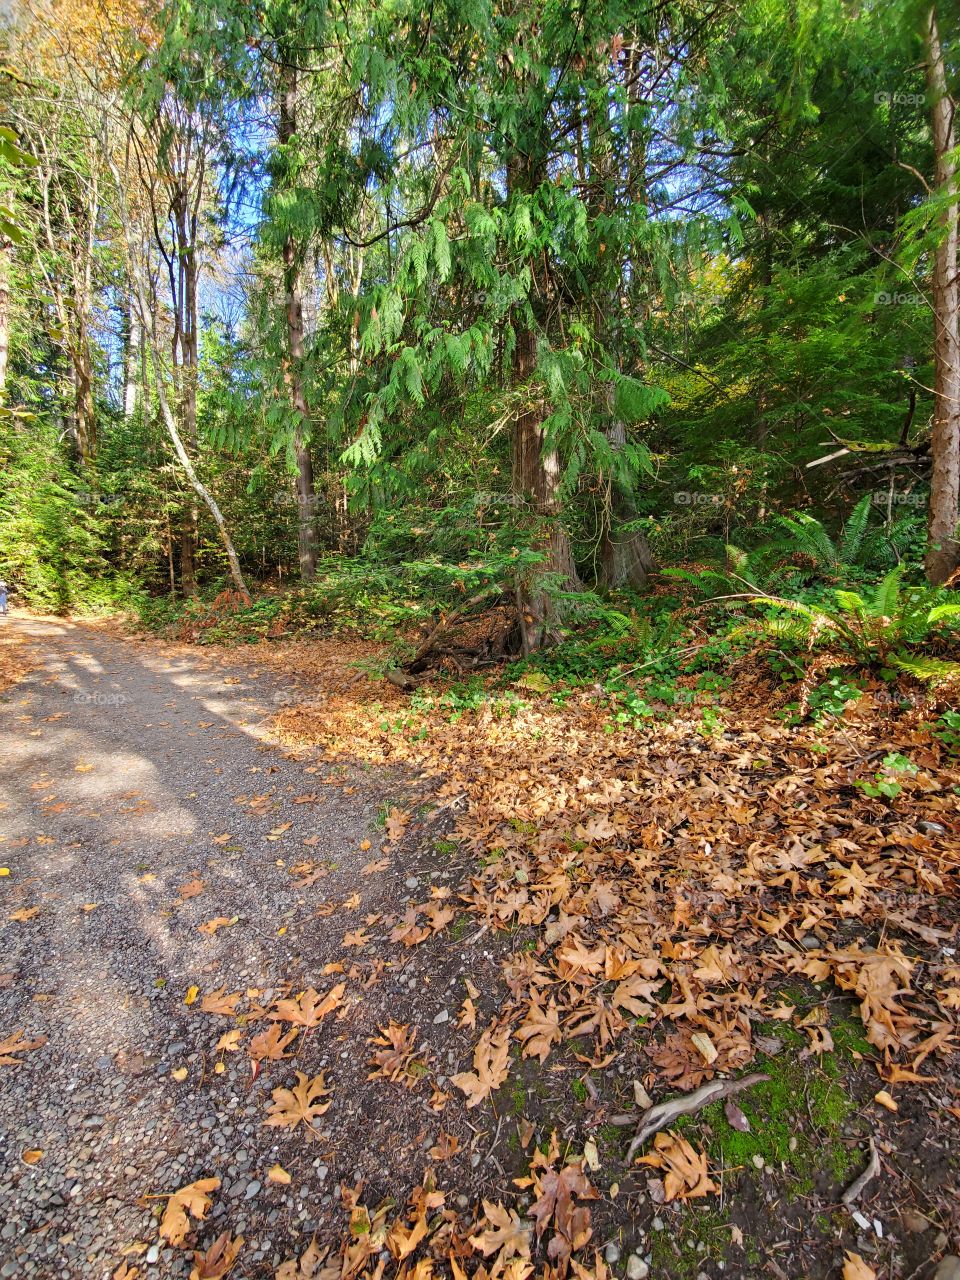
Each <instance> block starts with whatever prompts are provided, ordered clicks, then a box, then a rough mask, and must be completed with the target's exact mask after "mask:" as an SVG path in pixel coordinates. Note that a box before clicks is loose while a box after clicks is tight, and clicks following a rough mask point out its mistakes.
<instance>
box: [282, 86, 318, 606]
mask: <svg viewBox="0 0 960 1280" xmlns="http://www.w3.org/2000/svg"><path fill="white" fill-rule="evenodd" d="M281 74H282V83H281V92H280V117H279V123H278V127H277V140H278V142H279V143H280V145H281V146H282V147H286V146H289V145H290V142H291V140H292V138H293V136H294V134H295V133H296V129H297V72H296V69H295V68H294V67H291V66H289V65H287V66H285V67H284V69H283V71H282V73H281ZM283 287H284V301H285V308H286V315H287V360H286V364H285V368H284V377H285V379H286V383H287V389H288V391H289V394H290V407H291V409H292V410H293V417H294V429H293V431H294V434H293V452H294V455H295V458H296V463H297V483H296V493H297V549H298V551H299V558H300V577H301V578H302V579H303V581H304V582H311V581H312V580H313V577H314V575H315V573H316V571H317V557H318V554H319V544H318V539H317V494H316V488H315V485H314V479H313V456H312V454H311V452H310V445H309V443H308V441H307V422H308V419H307V399H306V396H305V394H304V390H303V290H302V286H301V281H300V254H299V250H298V247H297V244H296V241H295V239H294V237H293V235H288V236H287V238H286V240H285V241H284V245H283Z"/></svg>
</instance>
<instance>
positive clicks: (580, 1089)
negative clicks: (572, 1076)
mask: <svg viewBox="0 0 960 1280" xmlns="http://www.w3.org/2000/svg"><path fill="white" fill-rule="evenodd" d="M570 1092H571V1093H572V1094H573V1096H574V1097H575V1098H576V1100H577V1101H578V1102H586V1100H587V1086H586V1085H585V1084H584V1083H583V1081H582V1080H574V1081H573V1082H572V1083H571V1085H570Z"/></svg>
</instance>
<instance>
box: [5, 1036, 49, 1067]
mask: <svg viewBox="0 0 960 1280" xmlns="http://www.w3.org/2000/svg"><path fill="white" fill-rule="evenodd" d="M46 1043H47V1037H46V1036H37V1037H36V1038H35V1039H33V1040H26V1039H24V1035H23V1032H22V1031H14V1033H13V1034H12V1035H9V1036H7V1038H6V1039H5V1040H0V1067H19V1066H20V1065H21V1062H20V1059H19V1058H17V1057H15V1056H14V1055H15V1054H18V1053H29V1052H30V1051H31V1050H32V1049H39V1048H40V1047H41V1046H42V1045H45V1044H46Z"/></svg>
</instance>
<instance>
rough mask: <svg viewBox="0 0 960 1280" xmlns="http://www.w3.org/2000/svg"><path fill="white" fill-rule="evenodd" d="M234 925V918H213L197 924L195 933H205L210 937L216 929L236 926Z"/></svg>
mask: <svg viewBox="0 0 960 1280" xmlns="http://www.w3.org/2000/svg"><path fill="white" fill-rule="evenodd" d="M236 923H237V921H236V917H233V918H231V917H230V916H214V917H213V919H212V920H206V921H204V923H203V924H198V925H197V932H198V933H205V934H208V935H209V936H211V937H212V936H213V934H215V933H216V932H217V930H218V929H226V928H228V927H229V926H230V925H232V924H236Z"/></svg>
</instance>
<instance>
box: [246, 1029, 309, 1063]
mask: <svg viewBox="0 0 960 1280" xmlns="http://www.w3.org/2000/svg"><path fill="white" fill-rule="evenodd" d="M298 1034H299V1033H298V1031H297V1028H296V1027H291V1028H290V1030H289V1031H287V1032H286V1033H284V1032H283V1031H282V1030H281V1028H280V1026H279V1024H278V1023H276V1022H274V1023H273V1024H272V1025H271V1026H269V1027H267V1029H266V1030H265V1031H258V1032H257V1034H256V1035H255V1036H254V1037H253V1039H252V1040H251V1041H250V1050H249V1052H250V1057H251V1058H252V1059H253V1061H254V1062H263V1061H264V1059H267V1060H268V1061H270V1062H279V1061H280V1059H281V1058H289V1057H291V1056H292V1055H291V1054H289V1053H284V1052H283V1051H284V1049H286V1047H287V1045H289V1044H291V1043H292V1042H293V1041H294V1040H296V1038H297V1035H298Z"/></svg>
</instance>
